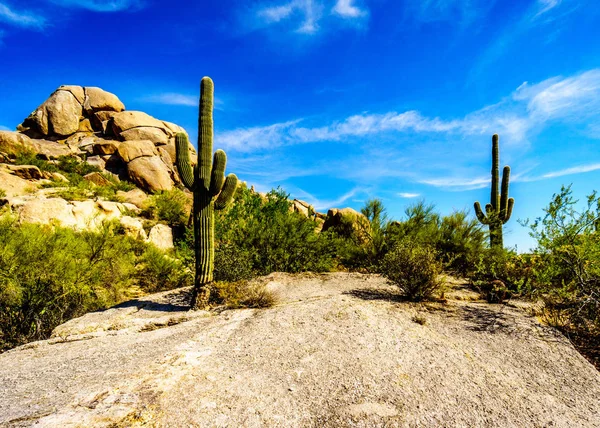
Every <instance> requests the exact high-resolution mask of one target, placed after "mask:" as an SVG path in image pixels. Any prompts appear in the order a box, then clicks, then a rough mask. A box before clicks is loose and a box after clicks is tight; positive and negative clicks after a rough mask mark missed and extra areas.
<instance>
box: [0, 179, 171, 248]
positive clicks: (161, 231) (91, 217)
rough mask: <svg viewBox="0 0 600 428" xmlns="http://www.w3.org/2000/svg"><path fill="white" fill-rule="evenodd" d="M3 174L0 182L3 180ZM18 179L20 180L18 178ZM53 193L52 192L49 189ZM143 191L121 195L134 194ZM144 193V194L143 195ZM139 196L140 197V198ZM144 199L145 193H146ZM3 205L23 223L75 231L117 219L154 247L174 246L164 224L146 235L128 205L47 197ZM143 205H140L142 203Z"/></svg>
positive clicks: (19, 198) (4, 201)
mask: <svg viewBox="0 0 600 428" xmlns="http://www.w3.org/2000/svg"><path fill="white" fill-rule="evenodd" d="M3 178H4V176H3V175H2V171H0V179H3ZM15 178H16V179H18V180H22V179H19V178H18V177H15ZM48 190H51V189H48ZM137 192H141V190H139V189H138V190H137V191H131V192H122V193H123V194H130V195H133V194H134V193H137ZM141 193H143V192H141ZM138 196H139V195H138ZM144 196H145V194H144ZM0 201H2V203H0V205H8V206H9V207H10V209H11V210H12V212H14V213H15V214H16V215H17V216H18V218H19V222H20V223H37V224H48V225H54V224H55V225H59V226H63V227H71V228H73V229H74V230H77V231H82V230H98V229H99V228H100V227H101V226H102V224H103V223H104V222H105V221H107V220H118V221H119V223H120V225H121V227H122V228H123V231H124V233H125V234H126V235H128V236H132V237H134V238H138V239H142V240H144V241H146V242H148V243H151V244H154V245H155V246H156V247H158V248H160V249H161V250H170V249H172V248H173V247H174V245H173V231H172V229H171V228H170V227H169V226H167V225H164V224H157V225H155V226H154V227H152V229H150V232H149V233H148V234H146V231H145V230H144V225H143V223H142V221H143V220H142V219H140V218H136V217H132V216H131V215H129V214H139V213H140V212H141V209H140V208H138V207H137V206H136V205H134V204H132V203H129V202H123V203H121V202H112V201H105V200H101V199H99V200H85V201H66V200H64V199H62V198H55V197H46V196H44V195H40V194H38V195H25V196H15V197H13V196H11V195H7V196H6V197H5V198H2V199H0ZM140 205H141V203H140Z"/></svg>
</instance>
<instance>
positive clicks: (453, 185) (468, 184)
mask: <svg viewBox="0 0 600 428" xmlns="http://www.w3.org/2000/svg"><path fill="white" fill-rule="evenodd" d="M419 183H422V184H428V185H430V186H434V187H440V188H448V189H455V190H472V189H481V188H483V187H486V186H489V184H490V178H489V177H479V178H456V177H443V178H432V179H425V180H419Z"/></svg>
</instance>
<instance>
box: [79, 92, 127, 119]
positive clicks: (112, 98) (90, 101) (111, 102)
mask: <svg viewBox="0 0 600 428" xmlns="http://www.w3.org/2000/svg"><path fill="white" fill-rule="evenodd" d="M84 91H85V101H84V103H83V107H84V108H85V110H86V112H88V113H92V112H97V111H116V112H120V111H123V110H125V105H123V103H122V102H121V100H119V98H118V97H117V96H116V95H115V94H111V93H110V92H106V91H105V90H103V89H100V88H96V87H93V86H87V87H86V88H84Z"/></svg>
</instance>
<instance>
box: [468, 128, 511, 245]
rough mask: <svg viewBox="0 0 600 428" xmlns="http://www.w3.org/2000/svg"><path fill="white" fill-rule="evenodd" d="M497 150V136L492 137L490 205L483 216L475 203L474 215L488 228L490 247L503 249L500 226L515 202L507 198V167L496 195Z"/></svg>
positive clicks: (508, 170)
mask: <svg viewBox="0 0 600 428" xmlns="http://www.w3.org/2000/svg"><path fill="white" fill-rule="evenodd" d="M499 158H500V155H499V148H498V134H494V135H493V137H492V190H491V197H490V203H489V204H486V206H485V212H486V214H484V213H483V212H482V211H481V205H479V202H475V214H476V215H477V218H478V219H479V221H480V222H481V223H482V224H486V225H488V227H489V228H490V246H491V247H492V248H502V247H504V242H503V238H502V225H504V224H505V223H506V222H507V221H508V220H509V219H510V216H511V214H512V210H513V205H514V203H515V200H514V199H513V198H509V197H508V184H509V180H510V167H509V166H508V165H507V166H505V167H504V170H503V171H502V189H501V192H500V194H499V193H498V178H499V175H500V170H499V166H498V165H499Z"/></svg>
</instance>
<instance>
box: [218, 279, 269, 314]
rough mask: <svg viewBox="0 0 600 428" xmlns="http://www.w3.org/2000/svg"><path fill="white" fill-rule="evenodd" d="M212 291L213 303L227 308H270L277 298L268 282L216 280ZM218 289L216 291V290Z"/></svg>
mask: <svg viewBox="0 0 600 428" xmlns="http://www.w3.org/2000/svg"><path fill="white" fill-rule="evenodd" d="M213 290H214V291H213V292H212V293H211V300H212V303H215V304H220V305H225V306H226V307H227V308H230V309H235V308H269V307H271V306H273V305H274V304H275V303H276V298H275V296H274V295H273V293H272V292H271V291H269V290H268V289H267V288H266V284H264V283H258V282H251V281H235V282H215V283H214V284H213ZM215 291H216V292H215Z"/></svg>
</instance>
